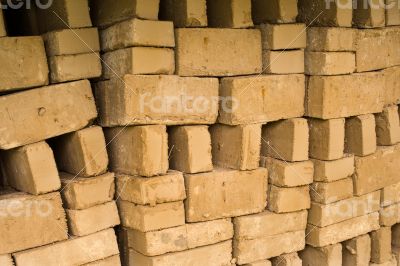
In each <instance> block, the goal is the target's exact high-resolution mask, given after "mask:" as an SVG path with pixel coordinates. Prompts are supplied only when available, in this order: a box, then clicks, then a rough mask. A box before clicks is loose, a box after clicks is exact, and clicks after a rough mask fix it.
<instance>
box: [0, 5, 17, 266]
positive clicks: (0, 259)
mask: <svg viewBox="0 0 400 266" xmlns="http://www.w3.org/2000/svg"><path fill="white" fill-rule="evenodd" d="M0 12H1V11H0ZM0 263H1V265H4V266H14V261H13V259H12V257H11V255H9V254H4V255H0Z"/></svg>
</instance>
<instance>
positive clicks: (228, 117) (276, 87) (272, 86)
mask: <svg viewBox="0 0 400 266" xmlns="http://www.w3.org/2000/svg"><path fill="white" fill-rule="evenodd" d="M304 86H305V78H304V75H260V76H257V77H235V78H223V79H222V80H221V87H220V97H223V99H225V102H223V103H224V104H225V106H224V107H225V108H221V110H220V116H219V118H218V121H219V122H220V123H223V124H229V125H238V124H250V123H266V122H270V121H276V120H280V119H288V118H294V117H301V116H303V115H304V97H305V87H304ZM288 88H290V89H288ZM228 99H233V100H232V101H231V102H229V101H226V100H228ZM241 103H252V104H251V105H248V104H241Z"/></svg>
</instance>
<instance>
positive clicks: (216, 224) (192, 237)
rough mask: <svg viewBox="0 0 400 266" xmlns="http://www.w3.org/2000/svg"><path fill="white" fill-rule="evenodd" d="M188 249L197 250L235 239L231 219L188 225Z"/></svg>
mask: <svg viewBox="0 0 400 266" xmlns="http://www.w3.org/2000/svg"><path fill="white" fill-rule="evenodd" d="M186 231H187V244H188V247H189V248H190V249H191V248H196V247H200V246H206V245H211V244H214V243H218V242H222V241H225V240H228V239H232V237H233V224H232V221H231V219H220V220H214V221H208V222H202V223H190V224H186Z"/></svg>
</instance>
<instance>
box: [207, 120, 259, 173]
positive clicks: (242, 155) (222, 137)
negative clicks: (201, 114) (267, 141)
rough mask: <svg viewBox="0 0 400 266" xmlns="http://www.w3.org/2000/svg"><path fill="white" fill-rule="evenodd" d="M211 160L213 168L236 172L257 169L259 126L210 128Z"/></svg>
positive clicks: (219, 126) (214, 126)
mask: <svg viewBox="0 0 400 266" xmlns="http://www.w3.org/2000/svg"><path fill="white" fill-rule="evenodd" d="M210 133H211V143H212V159H213V164H214V165H215V166H219V167H224V168H232V169H238V170H253V169H256V168H258V165H259V161H260V150H261V125H260V124H251V125H239V126H228V125H223V124H215V125H213V126H211V127H210Z"/></svg>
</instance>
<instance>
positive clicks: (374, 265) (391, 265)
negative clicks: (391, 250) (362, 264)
mask: <svg viewBox="0 0 400 266" xmlns="http://www.w3.org/2000/svg"><path fill="white" fill-rule="evenodd" d="M369 265H370V266H396V265H397V260H396V255H392V257H391V259H390V260H388V261H385V262H384V263H372V262H370V263H369Z"/></svg>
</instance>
